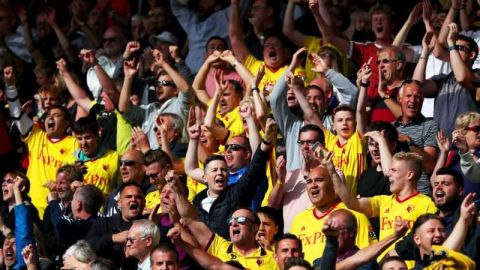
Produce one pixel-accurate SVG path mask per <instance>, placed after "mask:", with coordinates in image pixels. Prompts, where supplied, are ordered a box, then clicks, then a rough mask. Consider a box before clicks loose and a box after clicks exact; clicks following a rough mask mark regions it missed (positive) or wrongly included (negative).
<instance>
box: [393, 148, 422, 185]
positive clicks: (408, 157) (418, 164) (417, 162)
mask: <svg viewBox="0 0 480 270" xmlns="http://www.w3.org/2000/svg"><path fill="white" fill-rule="evenodd" d="M393 159H395V160H401V161H405V162H407V163H408V165H409V166H410V167H411V170H412V171H413V173H414V174H415V176H416V180H418V178H420V175H422V171H423V159H422V157H421V156H420V155H419V154H417V153H414V152H399V153H396V154H395V155H394V156H393Z"/></svg>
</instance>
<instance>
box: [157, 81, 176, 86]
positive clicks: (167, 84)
mask: <svg viewBox="0 0 480 270" xmlns="http://www.w3.org/2000/svg"><path fill="white" fill-rule="evenodd" d="M155 85H156V86H157V87H159V86H171V87H175V84H174V83H173V82H171V81H166V80H160V81H157V82H156V83H155Z"/></svg>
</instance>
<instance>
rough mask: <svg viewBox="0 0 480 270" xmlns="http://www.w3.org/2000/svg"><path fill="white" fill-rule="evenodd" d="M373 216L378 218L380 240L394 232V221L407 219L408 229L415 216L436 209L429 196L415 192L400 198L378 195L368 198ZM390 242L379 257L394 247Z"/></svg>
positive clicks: (433, 211) (435, 210) (415, 218)
mask: <svg viewBox="0 0 480 270" xmlns="http://www.w3.org/2000/svg"><path fill="white" fill-rule="evenodd" d="M369 200H370V204H371V206H372V213H373V216H374V217H379V219H380V236H379V239H380V240H382V239H384V238H385V237H387V236H389V235H391V234H393V233H394V232H395V221H396V220H406V221H408V228H409V231H410V229H411V228H412V226H413V223H414V222H415V220H417V218H418V217H419V216H421V215H423V214H426V213H432V214H433V213H436V212H437V211H438V209H437V207H436V206H435V203H434V202H433V201H432V199H430V197H428V196H426V195H424V194H422V193H420V192H416V193H414V194H412V195H411V196H409V197H407V198H405V199H403V200H400V199H399V198H398V197H397V196H396V195H394V194H392V195H379V196H374V197H371V198H369ZM394 245H395V244H392V245H391V246H390V247H389V248H388V249H386V250H385V252H383V253H382V255H380V256H379V259H381V258H383V256H384V255H385V253H386V252H388V251H389V250H390V249H392V248H393V247H394Z"/></svg>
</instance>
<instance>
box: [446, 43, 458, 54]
mask: <svg viewBox="0 0 480 270" xmlns="http://www.w3.org/2000/svg"><path fill="white" fill-rule="evenodd" d="M448 51H449V52H451V51H458V48H457V45H452V46H448Z"/></svg>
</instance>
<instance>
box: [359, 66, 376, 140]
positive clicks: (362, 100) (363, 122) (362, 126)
mask: <svg viewBox="0 0 480 270" xmlns="http://www.w3.org/2000/svg"><path fill="white" fill-rule="evenodd" d="M371 61H372V58H371V57H370V59H368V62H367V63H364V64H363V66H362V67H361V68H360V69H359V70H358V72H357V86H358V88H359V89H360V91H358V100H357V113H356V118H357V131H358V133H359V134H361V135H363V134H365V132H366V131H367V125H368V124H367V123H368V120H367V91H368V86H369V85H370V77H371V76H372V74H373V71H372V67H371V66H370V63H371Z"/></svg>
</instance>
